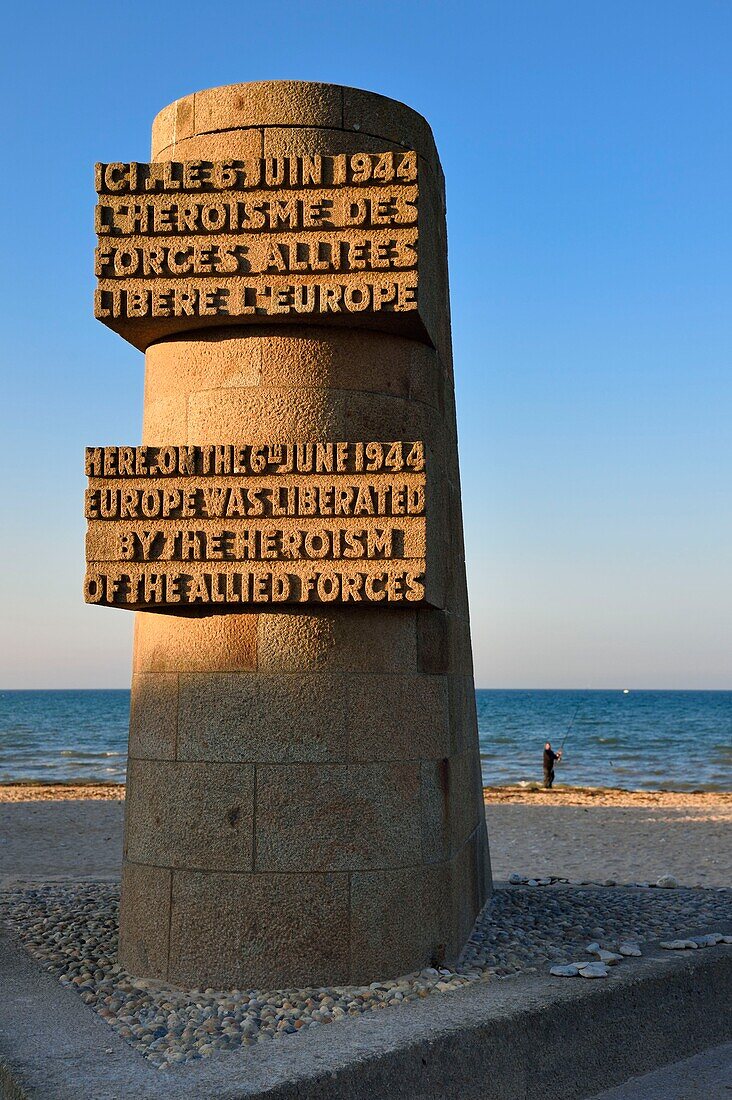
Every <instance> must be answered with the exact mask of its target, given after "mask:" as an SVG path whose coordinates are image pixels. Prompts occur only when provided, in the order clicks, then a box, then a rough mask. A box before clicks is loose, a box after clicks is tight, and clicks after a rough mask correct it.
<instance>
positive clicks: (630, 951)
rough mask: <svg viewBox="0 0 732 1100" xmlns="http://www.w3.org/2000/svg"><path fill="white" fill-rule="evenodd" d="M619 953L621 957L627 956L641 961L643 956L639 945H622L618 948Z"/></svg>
mask: <svg viewBox="0 0 732 1100" xmlns="http://www.w3.org/2000/svg"><path fill="white" fill-rule="evenodd" d="M618 951H619V952H620V954H621V955H626V956H628V957H630V958H634V959H639V958H640V957H641V955H642V954H643V952H642V951H641V949H640V947H639V946H638V944H637V943H621V944H620V946H619V947H618Z"/></svg>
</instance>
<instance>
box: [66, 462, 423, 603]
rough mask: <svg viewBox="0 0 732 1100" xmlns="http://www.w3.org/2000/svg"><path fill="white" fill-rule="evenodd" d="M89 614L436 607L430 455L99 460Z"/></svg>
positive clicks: (91, 468) (92, 491) (94, 472)
mask: <svg viewBox="0 0 732 1100" xmlns="http://www.w3.org/2000/svg"><path fill="white" fill-rule="evenodd" d="M85 466H86V475H87V477H88V488H87V491H86V498H85V515H86V519H87V522H88V529H87V572H86V577H85V582H84V593H85V599H86V601H87V602H88V603H98V604H106V605H111V606H117V607H130V608H148V609H155V608H160V607H169V606H174V605H175V606H180V605H182V604H191V605H198V606H200V605H205V604H249V603H253V604H260V603H262V604H264V603H333V602H340V603H378V604H401V605H405V604H410V603H420V602H424V601H425V600H427V599H428V593H427V591H426V589H427V581H426V560H427V479H426V459H425V449H424V445H423V444H422V443H421V442H420V441H412V442H401V441H399V442H392V443H380V442H366V443H362V442H357V443H352V442H318V443H300V444H274V443H273V444H264V445H261V446H259V445H257V446H255V445H248V444H244V445H232V444H223V445H214V444H212V445H210V446H165V447H144V446H143V447H89V448H87V451H86V463H85Z"/></svg>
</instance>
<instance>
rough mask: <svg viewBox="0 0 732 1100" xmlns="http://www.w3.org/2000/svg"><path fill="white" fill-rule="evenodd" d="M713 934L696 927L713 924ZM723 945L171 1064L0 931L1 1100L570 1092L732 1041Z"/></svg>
mask: <svg viewBox="0 0 732 1100" xmlns="http://www.w3.org/2000/svg"><path fill="white" fill-rule="evenodd" d="M710 930H711V929H704V930H701V931H710ZM731 996H732V950H731V949H730V948H729V947H726V948H725V947H717V948H706V949H704V950H699V951H693V952H688V953H684V954H683V955H682V956H681V957H679V955H678V954H676V953H672V952H668V951H660V950H655V951H654V950H650V949H648V948H646V954H645V957H644V958H642V959H632V960H630V961H629V962H628V963H627V964H624V965H622V966H619V967H616V968H614V969H613V970H612V971H611V975H610V977H609V978H608V979H605V980H603V981H597V982H588V981H585V980H583V979H581V978H577V979H562V978H549V977H547V976H545V975H541V976H528V975H527V976H524V977H520V978H516V979H513V980H510V981H503V982H497V981H496V982H491V983H487V984H485V985H484V984H480V985H474V986H471V987H468V988H466V989H464V990H460V991H458V992H455V993H451V994H447V995H445V996H442V997H440V996H433V997H430V998H427V999H426V1000H425V1001H422V1002H420V1003H418V1004H414V1005H408V1006H404V1007H403V1008H398V1009H389V1010H385V1011H384V1012H380V1013H376V1014H374V1016H373V1017H368V1018H363V1017H362V1018H359V1019H354V1020H346V1021H342V1022H339V1023H337V1024H333V1025H330V1026H326V1027H322V1028H319V1029H317V1030H316V1031H314V1032H312V1033H310V1034H307V1035H303V1036H297V1037H294V1036H293V1037H292V1038H291V1039H283V1040H281V1041H275V1042H273V1043H266V1044H262V1045H261V1046H256V1047H253V1048H250V1049H248V1050H247V1051H245V1052H242V1054H241V1055H239V1054H228V1055H219V1056H214V1057H212V1058H210V1059H206V1060H205V1061H202V1062H200V1063H197V1064H195V1065H194V1066H188V1067H181V1068H180V1069H178V1068H176V1069H173V1070H169V1071H166V1072H161V1071H159V1070H156V1069H154V1067H152V1066H151V1065H150V1064H149V1063H148V1062H146V1061H145V1059H143V1058H142V1057H141V1056H140V1055H138V1054H137V1053H136V1052H135V1051H133V1050H132V1049H131V1048H130V1047H129V1046H128V1045H127V1044H126V1043H125V1042H124V1041H123V1040H122V1039H120V1038H119V1037H118V1036H117V1035H116V1034H115V1032H114V1031H113V1030H112V1029H111V1028H110V1027H108V1025H107V1024H105V1023H104V1021H103V1020H101V1019H100V1018H99V1017H98V1016H96V1014H95V1013H94V1012H93V1011H92V1010H91V1009H89V1008H87V1007H86V1006H85V1005H83V1004H82V1002H81V1001H80V999H79V998H78V996H77V995H76V994H75V993H74V992H72V991H70V990H68V989H65V988H63V987H62V986H61V985H60V984H59V982H58V981H57V980H56V979H55V978H54V977H52V976H51V975H50V974H48V973H46V972H45V971H43V970H41V969H40V967H39V966H38V965H37V964H36V963H35V962H34V961H33V960H32V959H31V958H30V957H29V956H28V955H27V954H26V953H25V952H24V951H23V949H22V948H21V947H20V946H19V944H18V942H17V941H16V940H15V939H14V938H13V937H10V936H8V935H7V934H0V1098H2V1100H6V1098H7V1100H35V1098H38V1097H44V1098H46V1097H52V1098H54V1100H71V1098H73V1100H78V1098H79V1097H80V1096H83V1097H84V1098H85V1100H126V1098H128V1097H129V1098H132V1097H134V1098H135V1100H138V1098H139V1100H148V1098H149V1100H152V1098H161V1100H164V1098H166V1097H176V1098H178V1100H184V1098H191V1100H192V1098H193V1097H201V1096H206V1097H210V1098H212V1100H213V1098H217V1100H256V1098H258V1097H261V1098H262V1100H316V1098H317V1100H329V1098H336V1097H338V1098H341V1097H348V1098H357V1100H361V1098H363V1100H367V1098H368V1100H374V1097H380V1098H381V1097H392V1096H393V1097H397V1096H398V1097H399V1100H417V1098H426V1097H434V1098H435V1100H437V1098H443V1097H444V1098H455V1100H457V1098H458V1097H459V1098H460V1100H472V1098H475V1100H478V1098H479V1097H480V1100H571V1098H576V1100H580V1098H585V1097H588V1096H591V1095H592V1094H593V1093H596V1092H598V1091H600V1090H602V1089H607V1088H609V1087H611V1086H612V1085H615V1084H619V1083H621V1082H623V1081H625V1080H627V1079H628V1078H629V1077H631V1076H634V1075H637V1074H639V1073H644V1072H647V1071H649V1070H652V1069H655V1068H657V1067H658V1066H661V1065H664V1064H666V1063H668V1062H672V1061H674V1060H677V1059H678V1058H679V1057H682V1058H688V1057H690V1056H691V1055H693V1054H695V1053H697V1052H699V1051H701V1050H704V1049H706V1048H708V1047H710V1046H713V1045H715V1044H719V1043H721V1042H724V1041H725V1040H726V1039H729V1038H730V1037H732V1023H731V1022H730V1019H729V1012H728V1005H729V1002H730V997H731Z"/></svg>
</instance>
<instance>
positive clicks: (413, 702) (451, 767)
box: [120, 82, 490, 988]
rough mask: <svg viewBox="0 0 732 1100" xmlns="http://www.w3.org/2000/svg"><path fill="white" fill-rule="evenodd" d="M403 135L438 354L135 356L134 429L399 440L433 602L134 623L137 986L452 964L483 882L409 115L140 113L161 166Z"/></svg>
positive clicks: (201, 104) (442, 283)
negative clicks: (139, 369)
mask: <svg viewBox="0 0 732 1100" xmlns="http://www.w3.org/2000/svg"><path fill="white" fill-rule="evenodd" d="M408 148H415V149H416V150H417V152H418V154H419V157H420V218H423V217H424V218H426V219H428V221H429V226H430V228H431V232H430V233H429V234H428V236H431V237H432V238H433V241H434V242H435V243H434V246H428V245H427V244H425V247H424V251H423V250H422V232H421V229H420V260H419V263H420V271H421V275H422V278H423V280H424V284H425V286H426V288H427V289H426V290H425V293H428V294H429V295H430V302H429V309H430V311H431V312H432V314H433V315H434V317H435V318H436V319H437V324H436V327H435V332H434V346H431V345H430V344H429V343H427V342H425V341H424V339H415V338H408V337H407V336H405V335H403V334H402V335H395V334H392V333H390V332H385V331H375V330H371V329H365V328H363V327H360V325H359V324H358V317H357V316H355V317H354V316H351V317H350V318H349V319H348V320H349V324H350V327H332V326H331V327H325V326H324V325H319V324H317V323H315V322H316V320H317V319H316V318H315V317H313V318H311V319H310V320H311V323H305V322H303V321H302V320H301V321H300V322H299V323H279V324H272V323H266V324H265V323H262V324H256V325H252V324H250V325H248V326H246V327H243V326H240V327H237V326H235V325H231V326H230V327H226V328H223V327H222V328H209V329H206V330H205V331H204V330H203V329H201V330H198V331H191V332H185V333H178V334H176V335H172V336H166V337H164V338H162V339H159V340H157V341H156V342H154V343H152V344H151V345H150V347H149V348H148V350H147V352H146V377H145V410H144V430H143V442H144V443H146V444H148V445H151V446H162V445H164V444H173V443H175V444H188V445H193V444H197V445H206V444H209V443H212V442H221V443H226V442H231V443H233V442H237V443H240V442H247V443H261V442H264V441H272V440H275V441H277V442H282V443H288V442H289V443H293V442H302V441H310V440H312V441H315V440H326V439H342V440H349V441H359V440H361V441H365V440H370V439H373V440H381V441H393V440H398V439H412V440H414V439H420V440H424V441H425V444H426V446H427V447H428V448H429V454H430V459H429V461H430V462H432V463H433V464H434V469H435V470H439V478H438V479H437V485H436V487H435V489H434V490H433V491H432V492H433V495H432V496H431V497H430V498H429V500H428V509H427V517H428V518H427V547H428V567H429V568H430V569H431V570H433V573H434V589H433V591H434V592H435V593H436V594H437V597H436V600H435V602H436V603H437V604H438V605H439V610H434V609H431V608H426V607H420V608H419V609H417V608H415V607H411V608H410V607H401V606H398V605H395V606H393V607H389V608H385V607H383V606H373V607H363V606H359V607H354V606H350V605H344V606H342V607H335V606H333V605H332V604H328V605H320V606H318V605H315V606H313V605H308V606H307V607H303V608H302V610H300V608H299V607H298V606H292V605H290V606H283V607H282V609H277V607H273V605H272V604H269V605H266V606H263V607H261V609H259V610H257V609H256V607H254V606H252V605H250V608H249V609H248V610H247V611H246V612H238V611H237V612H233V611H232V612H224V613H217V614H205V613H203V612H198V613H195V614H185V615H181V614H177V613H166V614H161V613H158V614H155V613H150V612H146V613H138V614H137V624H136V633H135V655H134V679H133V706H132V724H131V734H130V746H131V765H130V775H129V797H128V801H127V806H126V816H127V821H126V837H127V850H126V856H125V870H124V878H123V903H122V916H121V935H120V959H121V961H122V962H123V963H124V965H125V966H127V967H128V968H129V969H130V970H131V971H132V972H135V973H138V974H140V975H143V976H146V977H153V978H161V979H165V980H169V981H173V982H184V983H186V982H187V983H190V984H196V983H203V984H210V983H218V984H223V985H233V984H239V985H241V986H246V985H260V986H269V987H270V988H271V987H278V986H293V985H297V984H303V985H305V984H307V985H319V984H326V983H333V982H347V981H358V982H368V981H371V980H374V979H382V978H385V977H387V976H388V975H390V974H394V973H406V972H409V971H411V970H414V969H418V968H420V967H422V966H426V965H428V964H430V963H432V962H435V961H445V962H449V961H450V960H455V959H456V958H457V956H458V954H459V952H460V950H461V948H462V947H463V945H464V944H465V941H466V940H467V938H468V936H469V934H470V929H471V927H472V925H473V921H474V919H475V916H476V914H477V913H478V911H479V910H480V908H481V905H482V903H483V902H484V900H485V898H486V896H487V894H488V893H489V892H490V867H489V861H488V848H487V841H486V837H485V829H484V826H483V824H482V817H481V814H480V810H481V806H482V800H481V792H480V782H479V763H478V745H477V725H476V716H475V699H474V694H473V677H472V655H471V646H470V627H469V621H468V607H467V592H466V585H465V564H464V547H463V540H462V517H461V505H460V488H459V484H460V482H459V468H458V458H457V434H456V423H455V405H454V392H453V389H454V384H453V376H452V359H451V347H450V325H449V301H448V292H447V263H446V233H445V225H444V193H443V184H442V171H441V168H440V166H439V161H438V159H437V154H436V151H435V147H434V141H433V139H432V135H431V132H430V130H429V127H428V125H427V123H426V122H425V121H424V119H422V118H421V116H419V115H418V114H416V112H414V111H412V110H411V109H410V108H408V107H405V106H403V105H402V104H397V103H394V102H393V101H391V100H387V99H384V98H383V97H381V96H372V95H370V94H369V93H364V92H359V91H357V90H355V89H348V88H340V87H333V86H329V85H320V84H305V83H297V82H272V83H269V82H268V83H263V84H251V85H235V86H232V87H230V88H218V89H210V90H208V91H205V92H200V93H196V94H195V95H191V96H187V97H185V98H184V99H182V100H179V101H177V103H175V104H172V105H171V106H170V107H167V108H165V110H164V111H162V112H161V113H160V115H158V117H157V118H156V120H155V125H154V130H153V157H154V159H156V160H161V161H164V160H176V161H179V160H183V159H191V158H204V159H209V160H224V159H226V158H240V157H245V156H260V155H263V156H278V155H306V154H313V153H317V152H320V153H323V154H328V155H335V154H337V153H340V152H346V153H352V152H358V151H364V152H380V151H387V150H391V149H408ZM432 230H433V231H432ZM430 248H432V254H430V251H429V250H430ZM428 469H429V466H428ZM430 602H433V601H430ZM233 807H238V816H237V815H236V814H234V813H233V810H232V808H233ZM231 816H233V817H234V818H235V820H234V823H233V824H232V822H231V820H230V817H231ZM479 823H480V824H479Z"/></svg>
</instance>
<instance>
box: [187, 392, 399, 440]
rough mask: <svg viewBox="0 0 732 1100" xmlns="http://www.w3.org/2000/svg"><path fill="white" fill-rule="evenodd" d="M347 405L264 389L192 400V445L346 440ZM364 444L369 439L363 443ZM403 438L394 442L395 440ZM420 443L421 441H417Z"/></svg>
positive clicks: (318, 394)
mask: <svg viewBox="0 0 732 1100" xmlns="http://www.w3.org/2000/svg"><path fill="white" fill-rule="evenodd" d="M343 430H344V418H343V413H342V401H341V399H340V398H339V397H335V398H334V397H333V395H332V394H327V393H324V392H322V391H317V390H314V391H312V392H310V393H307V392H306V393H303V392H302V391H299V390H288V389H284V388H281V389H277V388H272V389H269V388H265V387H263V386H262V387H258V388H252V389H242V390H226V391H222V390H210V391H207V392H203V393H195V394H192V395H191V396H190V397H189V399H188V442H189V443H197V444H205V443H208V442H210V440H212V439H217V440H218V439H222V440H232V441H233V440H239V439H246V441H247V442H248V443H267V442H271V441H276V442H278V443H298V442H300V441H302V440H315V439H346V438H348V437H347V436H345V435H343ZM359 438H363V437H359ZM398 438H402V437H400V436H394V439H398ZM416 438H419V437H418V436H415V439H416Z"/></svg>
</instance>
